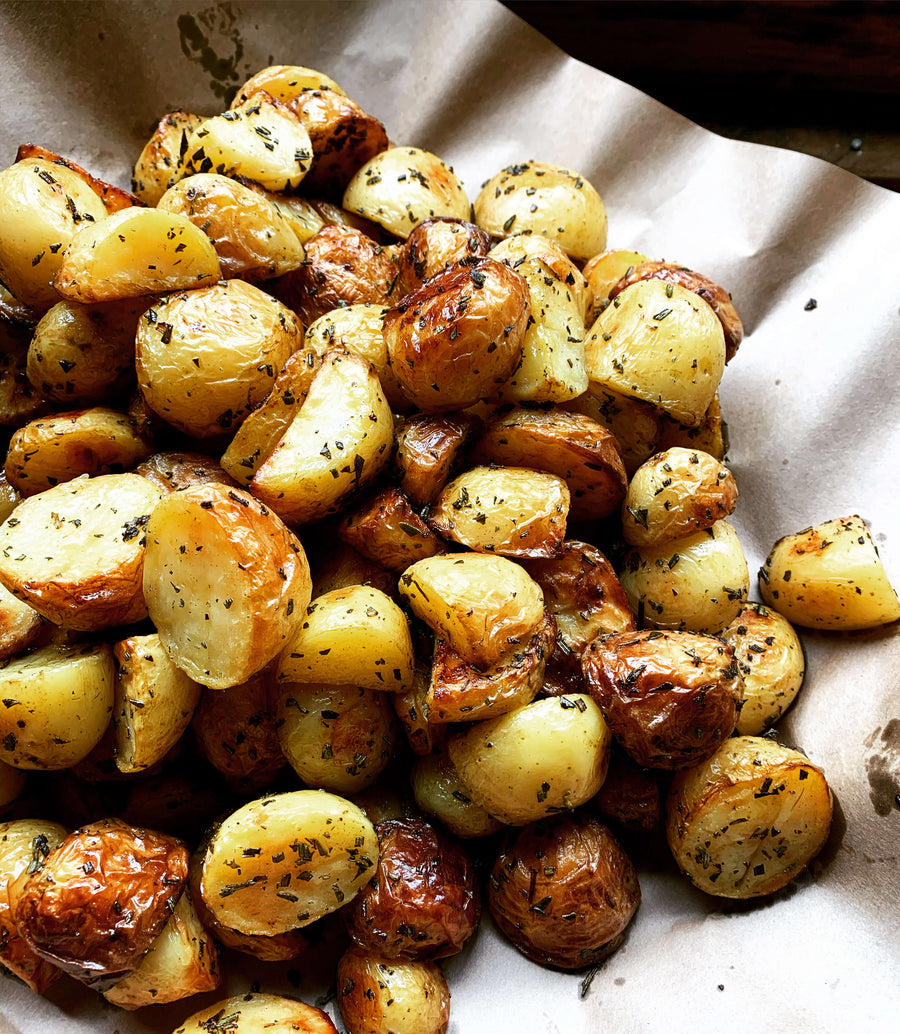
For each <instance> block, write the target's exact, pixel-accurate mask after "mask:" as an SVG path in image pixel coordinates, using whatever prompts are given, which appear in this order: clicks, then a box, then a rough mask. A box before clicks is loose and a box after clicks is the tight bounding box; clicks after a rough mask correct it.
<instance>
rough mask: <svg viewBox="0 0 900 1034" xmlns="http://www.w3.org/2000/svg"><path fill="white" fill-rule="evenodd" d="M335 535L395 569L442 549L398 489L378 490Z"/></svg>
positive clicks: (347, 518) (354, 512)
mask: <svg viewBox="0 0 900 1034" xmlns="http://www.w3.org/2000/svg"><path fill="white" fill-rule="evenodd" d="M338 534H339V535H340V537H341V539H342V540H343V541H344V542H346V543H348V544H349V545H351V546H353V547H354V549H356V550H357V551H358V552H360V553H361V554H362V555H363V556H366V557H368V558H369V559H370V560H374V561H375V562H376V563H378V564H380V565H381V566H382V567H386V568H389V569H390V570H392V571H397V572H399V571H405V570H406V568H407V567H409V566H410V565H411V564H414V563H415V562H416V561H417V560H422V559H423V558H424V557H428V556H436V555H437V554H438V553H443V552H444V551H445V546H444V544H443V542H442V541H441V539H440V538H438V537H437V536H436V535H434V534H433V533H432V532H431V530H430V529H429V527H428V525H427V524H426V523H425V521H423V520H422V518H421V517H420V516H419V515H418V514H417V513H416V511H415V510H414V509H413V508H412V505H411V504H410V501H409V500H408V499H407V498H406V496H404V495H403V493H402V492H401V491H400V490H399V489H398V488H385V489H382V490H381V491H380V492H377V493H376V494H375V495H374V496H371V497H370V498H369V499H367V500H366V501H365V502H364V503H363V504H362V505H361V506H360V507H359V508H358V509H355V510H352V511H351V512H350V513H349V514H347V516H346V517H345V518H344V519H343V520H342V521H341V524H340V528H339V531H338Z"/></svg>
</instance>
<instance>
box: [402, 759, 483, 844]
mask: <svg viewBox="0 0 900 1034" xmlns="http://www.w3.org/2000/svg"><path fill="white" fill-rule="evenodd" d="M411 780H412V788H413V794H414V796H415V798H416V804H417V805H418V806H419V807H420V808H421V809H422V811H424V812H425V814H426V815H431V816H433V817H434V818H436V819H437V820H438V821H439V822H440V823H441V825H442V826H445V827H446V828H447V829H449V830H450V832H451V833H452V834H453V835H454V836H457V837H460V838H461V839H469V838H471V837H486V836H490V835H491V833H496V832H497V830H498V829H500V828H501V827H502V825H503V824H502V823H501V822H500V820H499V819H495V818H494V817H493V816H492V815H489V814H488V813H487V812H486V811H485V810H484V808H482V807H481V805H480V804H476V803H475V802H474V801H473V800H472V798H471V797H469V795H468V794H467V793H466V791H465V788H464V787H463V784H462V781H461V780H460V778H459V773H458V772H457V771H456V768H455V766H454V765H453V762H452V761H451V760H450V758H448V757H447V755H446V754H426V755H425V756H424V757H420V758H417V759H416V762H415V764H414V765H413V769H412V774H411Z"/></svg>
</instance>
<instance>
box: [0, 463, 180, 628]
mask: <svg viewBox="0 0 900 1034" xmlns="http://www.w3.org/2000/svg"><path fill="white" fill-rule="evenodd" d="M161 495H162V493H161V492H160V490H159V489H158V488H157V487H156V485H153V484H151V483H150V482H149V481H147V479H146V478H142V477H140V476H139V475H138V474H101V475H100V476H99V477H95V478H89V477H86V476H82V477H79V478H76V479H75V480H74V481H69V482H67V483H66V484H64V485H58V486H57V487H56V488H50V489H48V490H47V491H46V492H41V493H40V494H39V495H33V496H31V497H30V498H29V499H26V500H24V502H22V503H21V504H20V505H19V506H18V507H17V508H16V510H15V512H14V514H13V515H12V516H11V517H8V518H7V519H6V522H5V523H4V524H3V525H2V526H0V580H2V582H3V584H4V585H5V586H6V587H7V589H9V590H10V592H12V593H13V594H14V595H15V596H18V597H19V599H21V600H24V601H25V602H26V603H27V604H28V605H29V606H31V607H33V608H34V609H35V610H36V611H37V612H38V613H39V614H41V615H42V616H43V617H45V618H47V620H48V621H52V622H54V624H57V625H66V626H67V627H68V628H72V629H76V630H82V631H90V630H95V629H100V628H108V627H110V626H111V625H125V624H128V623H129V622H132V621H139V620H141V618H145V617H146V616H147V607H146V605H145V603H144V596H143V592H142V587H141V579H142V571H143V565H144V529H145V528H146V526H147V521H148V520H149V519H150V514H151V512H152V511H153V509H154V507H155V506H156V504H157V503H158V502H159V499H160V496H161Z"/></svg>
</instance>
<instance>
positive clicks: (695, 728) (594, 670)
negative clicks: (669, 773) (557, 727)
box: [584, 631, 743, 769]
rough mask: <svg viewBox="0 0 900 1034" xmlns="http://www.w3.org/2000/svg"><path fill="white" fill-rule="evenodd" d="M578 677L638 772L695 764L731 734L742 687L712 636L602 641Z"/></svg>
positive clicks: (726, 649) (729, 657)
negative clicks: (580, 677) (584, 681)
mask: <svg viewBox="0 0 900 1034" xmlns="http://www.w3.org/2000/svg"><path fill="white" fill-rule="evenodd" d="M584 673H585V678H586V679H587V682H588V686H589V687H590V691H591V695H592V696H593V698H594V699H595V700H596V701H597V703H598V704H599V705H600V709H601V710H602V711H603V714H604V716H605V717H606V720H607V721H608V722H609V725H610V728H611V729H612V732H613V735H614V736H615V737H616V740H617V741H618V743H619V745H620V746H621V747H622V749H623V750H624V751H625V752H626V753H627V754H628V755H629V756H630V757H631V758H633V759H634V760H635V761H636V762H637V763H638V764H639V765H641V766H642V767H643V768H667V769H675V768H685V767H687V766H688V765H693V764H695V763H696V762H698V761H702V760H703V759H704V758H707V757H709V755H710V754H712V753H713V751H715V750H716V748H717V747H718V746H719V744H720V743H721V742H722V740H724V739H726V738H727V737H728V736H730V735H731V733H732V732H733V731H734V726H735V723H736V721H737V713H738V706H739V704H740V700H741V695H742V692H743V682H742V680H741V676H740V673H739V671H738V666H737V663H736V662H735V659H734V653H733V651H732V649H731V647H730V646H727V645H726V644H725V643H724V642H723V641H722V640H721V639H718V638H716V637H714V636H701V635H696V634H694V633H691V632H656V631H651V632H617V633H615V634H614V635H609V636H600V637H599V638H598V639H596V640H594V642H592V643H591V644H590V646H589V647H588V648H587V650H586V651H585V653H584Z"/></svg>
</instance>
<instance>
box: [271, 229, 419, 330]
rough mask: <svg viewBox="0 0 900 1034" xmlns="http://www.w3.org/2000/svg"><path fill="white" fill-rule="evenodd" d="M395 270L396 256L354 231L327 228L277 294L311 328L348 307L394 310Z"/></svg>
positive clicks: (282, 280) (280, 282) (310, 243)
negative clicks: (367, 305) (318, 321)
mask: <svg viewBox="0 0 900 1034" xmlns="http://www.w3.org/2000/svg"><path fill="white" fill-rule="evenodd" d="M396 278H397V267H396V264H395V263H394V258H393V254H392V252H391V251H390V250H389V249H387V248H384V247H382V245H380V244H376V242H375V241H373V240H372V239H371V237H367V236H366V234H364V233H362V232H361V231H360V230H355V229H353V228H352V227H350V226H323V227H322V229H321V230H319V232H318V233H317V234H315V235H314V236H313V237H310V239H309V240H308V241H307V242H306V261H305V262H304V264H303V265H302V266H300V268H299V269H295V270H293V272H291V273H287V274H286V275H285V276H283V277H281V278H280V279H279V280H278V281H277V283H276V284H274V285H273V290H274V292H275V293H276V294H277V296H278V297H279V298H280V299H281V300H282V301H283V302H284V303H285V304H286V305H288V306H290V308H291V309H293V310H294V312H296V313H297V315H298V316H299V317H300V319H301V320H302V321H303V324H304V326H309V324H310V323H313V322H314V321H315V320H317V319H319V318H320V317H321V316H324V315H325V314H326V313H329V312H331V310H332V309H337V308H339V307H342V306H345V305H362V304H364V303H366V302H370V303H373V304H375V305H390V304H391V300H392V299H398V298H399V294H397V293H396V291H395V282H396Z"/></svg>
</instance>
